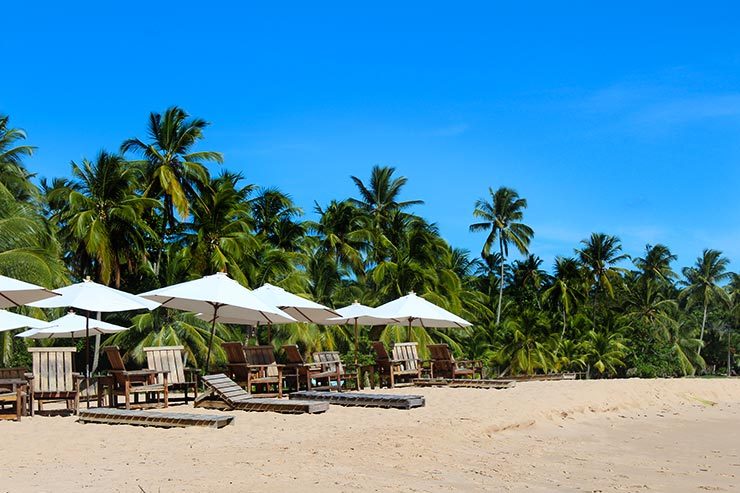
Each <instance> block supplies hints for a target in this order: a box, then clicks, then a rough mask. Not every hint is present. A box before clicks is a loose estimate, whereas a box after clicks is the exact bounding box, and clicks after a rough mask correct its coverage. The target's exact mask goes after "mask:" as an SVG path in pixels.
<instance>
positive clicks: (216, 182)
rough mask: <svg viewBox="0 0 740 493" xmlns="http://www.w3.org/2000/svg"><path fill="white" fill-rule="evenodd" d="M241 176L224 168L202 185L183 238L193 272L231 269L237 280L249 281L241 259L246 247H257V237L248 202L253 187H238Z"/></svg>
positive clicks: (202, 273)
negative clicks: (253, 233)
mask: <svg viewBox="0 0 740 493" xmlns="http://www.w3.org/2000/svg"><path fill="white" fill-rule="evenodd" d="M240 180H241V175H239V174H234V173H228V172H225V173H223V174H222V175H221V176H219V177H218V178H214V179H212V180H210V182H209V183H208V184H206V185H201V186H200V187H199V196H198V198H197V200H195V201H194V202H193V204H192V207H191V218H190V221H188V222H186V223H185V224H184V226H185V232H184V233H183V234H182V237H181V238H180V242H181V244H182V245H183V247H184V248H185V249H186V250H187V251H188V254H189V256H190V263H191V269H190V270H191V272H194V273H197V274H198V275H201V276H202V275H209V274H215V273H216V272H228V273H229V275H231V277H232V278H234V279H236V280H237V281H238V282H240V283H246V282H247V279H246V277H245V275H244V273H243V272H242V270H241V268H240V263H241V261H242V260H243V259H244V257H245V255H246V252H247V251H249V250H254V249H256V248H257V240H256V238H255V237H254V236H253V235H251V234H250V231H251V217H250V210H249V204H248V203H247V197H248V195H249V194H250V193H251V191H252V189H253V187H252V186H251V185H247V186H244V187H239V186H238V183H239V181H240Z"/></svg>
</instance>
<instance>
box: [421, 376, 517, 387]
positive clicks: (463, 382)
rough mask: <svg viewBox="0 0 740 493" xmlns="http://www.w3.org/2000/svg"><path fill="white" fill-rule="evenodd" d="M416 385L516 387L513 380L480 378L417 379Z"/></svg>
mask: <svg viewBox="0 0 740 493" xmlns="http://www.w3.org/2000/svg"><path fill="white" fill-rule="evenodd" d="M413 382H414V385H417V386H419V387H453V388H454V387H467V388H473V389H510V388H511V387H514V386H515V385H516V382H514V381H513V380H501V379H480V378H476V379H473V378H459V379H454V380H452V379H449V378H416V379H414V381H413Z"/></svg>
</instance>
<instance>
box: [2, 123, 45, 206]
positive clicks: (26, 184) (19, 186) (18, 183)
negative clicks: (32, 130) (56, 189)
mask: <svg viewBox="0 0 740 493" xmlns="http://www.w3.org/2000/svg"><path fill="white" fill-rule="evenodd" d="M9 123H10V117H8V116H7V115H2V114H0V183H1V184H3V185H4V186H5V188H7V189H8V190H9V191H10V192H11V193H12V194H13V195H14V196H15V198H16V200H20V201H23V202H25V201H28V199H30V198H31V197H32V196H34V195H35V194H36V193H37V189H36V187H35V186H34V185H33V184H32V183H31V181H30V178H31V176H32V175H31V174H29V173H28V171H26V168H25V167H24V166H23V158H24V157H28V156H31V155H32V154H33V152H34V151H35V150H36V148H35V147H32V146H28V145H16V143H17V142H18V141H21V140H25V139H26V133H25V132H24V131H23V130H21V129H19V128H10V126H9Z"/></svg>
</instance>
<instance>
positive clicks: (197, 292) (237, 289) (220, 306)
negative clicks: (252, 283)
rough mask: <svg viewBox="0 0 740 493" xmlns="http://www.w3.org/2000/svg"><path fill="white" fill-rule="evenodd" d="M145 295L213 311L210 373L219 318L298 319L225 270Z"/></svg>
mask: <svg viewBox="0 0 740 493" xmlns="http://www.w3.org/2000/svg"><path fill="white" fill-rule="evenodd" d="M141 296H142V297H144V298H147V299H150V300H153V301H156V302H158V303H161V306H163V307H167V308H175V309H178V310H184V311H189V312H195V313H199V314H201V316H209V315H208V314H212V315H210V317H209V318H208V319H207V320H209V321H210V322H211V337H210V340H209V341H208V356H207V357H206V374H207V373H208V368H209V365H210V359H211V346H212V345H213V335H214V332H215V330H216V322H217V321H223V322H224V323H241V324H250V323H253V322H254V321H257V320H264V321H265V322H267V323H291V322H295V321H296V320H295V319H294V318H293V317H291V316H290V315H288V314H287V313H285V312H283V311H282V310H280V309H279V308H277V307H276V306H275V305H270V304H269V303H266V302H264V301H263V300H261V299H260V298H258V297H257V296H256V295H255V294H254V293H253V291H250V290H249V289H247V288H245V287H244V286H242V285H241V284H239V283H238V282H236V281H235V280H233V279H231V278H230V277H229V276H227V275H226V274H225V273H223V272H220V273H218V274H214V275H211V276H205V277H201V278H200V279H195V280H193V281H187V282H183V283H180V284H175V285H172V286H168V287H165V288H160V289H155V290H153V291H149V292H146V293H142V294H141ZM226 320H228V322H226Z"/></svg>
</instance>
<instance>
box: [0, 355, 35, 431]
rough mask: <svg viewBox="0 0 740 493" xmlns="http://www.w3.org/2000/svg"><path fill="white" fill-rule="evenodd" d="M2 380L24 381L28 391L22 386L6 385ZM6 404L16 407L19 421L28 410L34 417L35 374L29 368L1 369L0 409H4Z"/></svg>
mask: <svg viewBox="0 0 740 493" xmlns="http://www.w3.org/2000/svg"><path fill="white" fill-rule="evenodd" d="M2 380H24V381H25V382H26V385H25V387H26V390H25V391H24V389H22V388H21V386H20V385H14V384H4V383H3V382H2ZM6 403H10V404H13V405H14V406H15V411H16V420H17V421H20V417H21V414H25V413H26V408H27V410H28V412H29V413H30V414H31V415H33V373H31V372H29V371H28V369H27V368H25V367H17V368H0V409H4V408H5V404H6Z"/></svg>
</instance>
